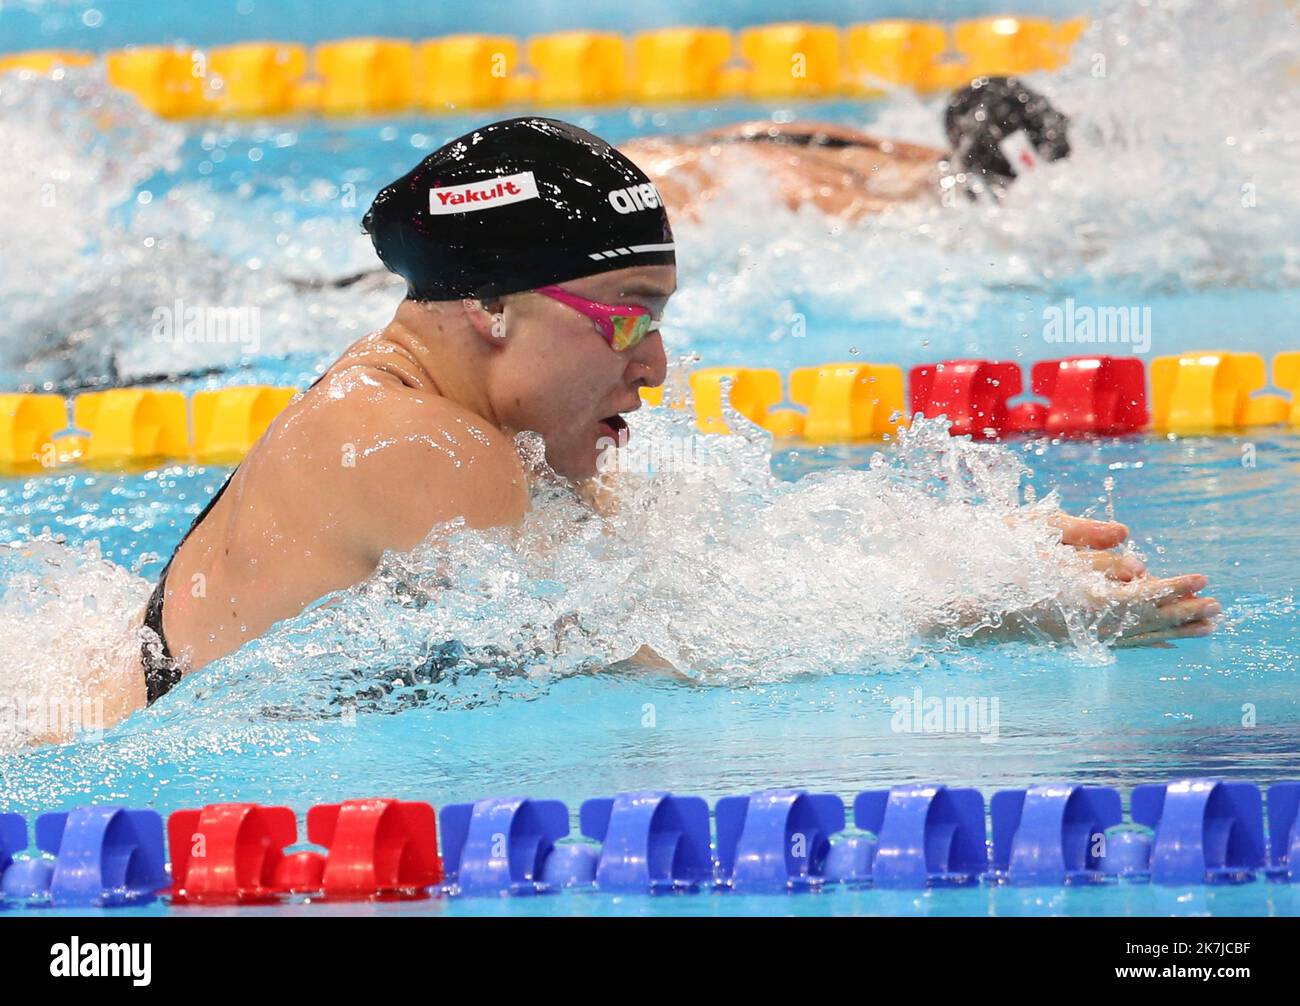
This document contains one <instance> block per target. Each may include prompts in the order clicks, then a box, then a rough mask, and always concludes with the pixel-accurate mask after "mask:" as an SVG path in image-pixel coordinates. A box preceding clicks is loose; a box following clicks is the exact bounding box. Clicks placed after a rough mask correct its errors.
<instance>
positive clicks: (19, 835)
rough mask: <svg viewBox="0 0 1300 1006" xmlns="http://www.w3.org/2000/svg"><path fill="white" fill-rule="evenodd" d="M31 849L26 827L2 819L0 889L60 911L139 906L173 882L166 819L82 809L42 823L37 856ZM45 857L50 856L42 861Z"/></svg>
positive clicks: (124, 811) (145, 813) (143, 813)
mask: <svg viewBox="0 0 1300 1006" xmlns="http://www.w3.org/2000/svg"><path fill="white" fill-rule="evenodd" d="M26 848H27V823H26V821H25V820H24V819H23V818H22V817H21V816H19V815H17V814H5V815H0V869H2V870H3V877H0V890H3V892H4V895H5V897H6V898H9V899H12V900H19V901H29V902H38V903H46V904H53V905H60V906H65V905H66V906H91V905H95V906H100V907H110V908H111V907H116V906H120V905H131V904H140V903H142V902H145V901H149V900H152V899H153V898H154V897H155V896H156V895H157V894H158V892H160V891H162V890H164V889H165V888H166V887H167V886H168V884H169V883H170V882H171V878H170V877H169V876H168V873H167V854H166V847H165V843H164V840H163V824H162V818H161V817H159V815H158V814H157V812H156V811H152V810H131V809H128V808H126V807H78V808H77V809H75V810H73V811H70V812H60V813H51V814H42V815H41V816H40V817H38V818H37V819H36V848H37V851H38V854H37V855H35V856H26V857H25V858H22V859H17V858H15V856H14V854H15V853H20V852H22V851H23V850H25V849H26ZM42 854H43V855H42Z"/></svg>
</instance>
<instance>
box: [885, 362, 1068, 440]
mask: <svg viewBox="0 0 1300 1006" xmlns="http://www.w3.org/2000/svg"><path fill="white" fill-rule="evenodd" d="M908 389H909V391H910V399H909V401H910V403H911V408H912V415H916V414H917V413H918V412H919V413H921V414H922V415H923V416H925V417H926V418H927V419H934V418H936V417H937V416H947V417H948V421H949V423H950V424H951V426H950V427H949V432H950V433H952V434H953V435H954V436H961V435H962V434H969V435H970V436H972V437H981V438H984V439H989V440H991V439H995V438H997V437H1000V436H1002V435H1003V434H1006V433H1021V432H1024V431H1027V430H1034V429H1038V428H1040V426H1041V422H1042V416H1043V413H1044V411H1045V408H1044V406H1043V405H1041V404H1039V403H1037V402H1029V403H1026V404H1025V405H1018V406H1016V407H1015V408H1008V406H1007V399H1009V398H1014V397H1015V396H1016V395H1018V394H1020V393H1021V391H1023V390H1024V379H1023V378H1022V376H1021V373H1020V365H1019V364H1018V363H1015V362H1013V361H992V360H944V361H943V362H942V363H925V364H922V365H921V366H919V367H913V368H912V370H911V372H910V373H909V374H908Z"/></svg>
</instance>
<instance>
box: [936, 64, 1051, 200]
mask: <svg viewBox="0 0 1300 1006" xmlns="http://www.w3.org/2000/svg"><path fill="white" fill-rule="evenodd" d="M1069 123H1070V120H1069V119H1068V118H1066V117H1065V116H1064V115H1062V114H1061V113H1060V112H1058V111H1057V110H1056V109H1055V108H1054V107H1053V105H1052V103H1051V102H1050V101H1048V100H1047V99H1046V98H1044V97H1043V96H1042V95H1041V94H1039V93H1038V92H1037V91H1034V90H1031V89H1030V88H1028V87H1026V86H1025V85H1024V84H1023V83H1022V82H1021V81H1019V80H1018V79H1016V78H1015V77H977V78H976V79H975V80H972V81H971V82H970V83H969V84H967V85H966V86H965V87H963V88H960V89H959V90H957V91H956V92H954V94H953V96H952V97H951V98H950V99H949V100H948V108H947V110H946V111H945V112H944V116H943V126H944V132H946V133H947V134H948V142H949V143H950V144H952V149H953V153H954V154H955V156H956V158H957V161H958V162H959V163H960V164H961V166H962V167H963V168H965V169H966V170H968V171H972V172H975V173H977V174H979V175H983V176H984V177H985V178H986V179H988V180H990V181H993V182H996V183H1001V184H1006V183H1007V182H1010V181H1011V180H1012V179H1013V178H1015V177H1016V175H1017V173H1018V172H1017V170H1016V169H1015V168H1014V167H1012V165H1011V162H1010V161H1009V160H1007V156H1006V153H1005V146H1004V143H1003V141H1004V140H1006V139H1007V138H1008V137H1010V136H1012V135H1013V134H1015V133H1020V132H1023V133H1024V134H1025V138H1026V139H1027V140H1028V141H1029V143H1030V144H1031V145H1032V146H1033V149H1034V150H1035V151H1036V152H1037V154H1038V156H1039V157H1041V158H1043V159H1044V160H1047V161H1058V160H1060V159H1061V158H1063V157H1067V156H1069V153H1070V140H1069V137H1068V135H1067V127H1068V126H1069Z"/></svg>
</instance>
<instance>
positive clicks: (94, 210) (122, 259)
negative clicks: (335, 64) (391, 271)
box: [0, 64, 400, 387]
mask: <svg viewBox="0 0 1300 1006" xmlns="http://www.w3.org/2000/svg"><path fill="white" fill-rule="evenodd" d="M231 128H234V127H230V128H228V129H226V130H224V131H221V130H215V129H213V130H208V131H206V132H205V133H204V134H203V136H202V137H201V138H200V146H201V147H202V146H203V144H205V143H207V142H208V138H209V136H214V137H216V139H215V140H213V144H214V145H215V144H219V143H221V142H229V139H230V138H229V133H230V129H231ZM185 142H186V134H185V131H184V130H183V129H182V128H181V127H179V126H176V125H172V124H168V123H163V122H160V121H159V120H158V119H157V118H156V117H154V116H153V115H152V114H150V113H149V112H148V111H146V110H145V109H143V108H142V107H141V106H140V105H139V104H138V103H137V102H136V101H135V99H134V98H133V97H131V96H130V95H127V94H125V93H123V92H121V91H118V90H116V89H114V88H112V87H111V86H109V84H108V82H107V79H106V77H105V72H104V67H103V65H102V64H97V65H96V66H93V67H87V68H76V69H68V70H58V71H56V72H55V73H54V74H53V75H51V76H40V75H35V74H31V73H9V74H5V75H3V76H0V186H3V187H4V188H5V189H6V191H9V192H12V193H13V194H14V195H13V199H12V202H11V204H10V212H8V213H6V214H5V215H4V218H3V219H0V244H2V245H3V246H4V247H5V248H6V249H8V248H14V249H21V250H22V254H21V255H17V256H15V257H14V261H13V268H7V269H6V271H5V274H4V275H3V276H0V366H4V367H6V368H8V369H11V370H12V371H15V372H16V379H17V381H19V382H21V383H24V384H29V385H33V386H37V387H40V386H50V385H58V384H60V383H63V382H76V381H88V380H94V379H103V378H107V379H109V380H123V381H126V380H130V379H132V378H134V377H139V376H142V375H144V374H150V373H177V372H184V371H189V370H196V369H202V368H212V367H233V366H235V365H237V364H239V363H240V362H241V361H242V360H244V359H245V358H247V357H249V356H256V355H259V354H260V355H264V356H270V357H279V356H284V355H286V354H289V353H293V352H296V351H301V350H309V351H315V352H322V351H323V352H325V353H337V352H338V351H339V350H341V349H342V348H343V347H344V346H346V345H347V344H348V343H349V342H351V341H354V340H355V339H357V338H359V337H360V336H361V335H363V334H365V332H367V331H370V330H372V329H373V328H376V327H379V326H380V325H381V324H382V323H384V322H386V321H387V320H388V317H389V316H390V314H391V309H392V305H393V303H394V302H395V299H396V297H397V296H400V294H395V293H394V290H395V288H394V287H393V285H391V284H384V283H379V284H369V285H367V286H363V287H360V288H355V289H350V290H324V291H315V290H304V289H301V288H300V287H299V286H298V285H296V284H295V283H294V282H293V281H292V279H297V278H305V279H311V278H314V277H315V276H318V275H319V274H320V272H322V271H331V270H334V269H337V270H339V271H342V272H346V271H348V267H349V265H350V264H354V263H357V262H359V261H361V258H362V257H363V253H364V257H365V261H366V263H367V264H369V261H370V258H369V246H368V242H366V241H365V240H364V238H363V237H362V236H360V235H359V234H358V233H357V228H356V226H355V221H351V220H344V219H338V220H320V219H315V220H307V221H302V222H298V223H290V222H289V221H287V220H286V219H285V218H284V217H283V215H279V214H277V213H276V212H275V210H274V208H272V207H268V206H267V205H266V202H267V201H266V199H265V197H264V196H258V197H251V196H249V195H248V194H247V193H241V192H235V193H233V194H219V193H215V192H212V191H208V190H207V189H205V188H204V187H203V186H201V185H198V184H194V183H181V184H173V183H172V179H171V178H170V177H169V175H168V174H166V173H170V172H175V171H176V170H177V169H178V168H180V167H181V166H182V163H183V156H184V144H185ZM160 173H162V174H160ZM155 179H156V180H157V181H154V180H155ZM313 184H315V183H312V182H308V183H298V184H294V185H289V184H288V183H286V184H285V185H284V186H282V187H281V191H280V193H279V197H280V198H293V197H294V195H295V193H296V192H297V191H298V190H299V189H300V188H307V189H310V187H311V186H312V185H313ZM155 187H157V188H159V189H160V190H161V192H160V195H159V198H157V199H154V198H153V195H154V193H153V191H152V190H153V188H155ZM277 201H278V200H277ZM304 245H305V247H304ZM322 248H328V249H335V252H334V253H333V254H332V255H328V256H326V255H323V254H322V253H321V249H322ZM255 249H256V251H255ZM338 249H343V250H344V251H343V252H342V253H341V254H340V253H339V252H338V251H337V250H338ZM268 266H270V267H268ZM276 266H279V267H280V268H275V267H276ZM291 278H292V279H291ZM178 302H179V303H180V304H181V305H182V306H186V305H187V306H189V307H198V308H205V307H206V308H211V307H220V308H223V309H230V308H242V309H250V310H253V311H256V312H257V313H258V318H259V326H258V327H259V329H260V339H259V341H258V344H257V345H253V346H250V345H247V344H241V343H239V342H236V341H218V340H202V339H196V340H188V339H186V340H182V339H175V340H173V339H168V338H163V337H160V333H159V331H158V325H157V314H156V312H157V311H158V310H160V309H162V310H165V311H173V313H174V307H175V306H176V305H177V304H178ZM6 383H10V382H6Z"/></svg>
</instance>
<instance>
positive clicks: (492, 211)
mask: <svg viewBox="0 0 1300 1006" xmlns="http://www.w3.org/2000/svg"><path fill="white" fill-rule="evenodd" d="M362 226H363V227H364V228H365V230H366V233H368V234H369V235H370V236H371V239H372V240H373V241H374V244H375V251H376V252H378V253H379V257H380V259H381V260H383V263H384V265H386V266H388V268H389V269H391V270H392V271H393V272H395V273H397V275H399V276H401V277H402V278H403V279H405V280H406V283H407V287H408V290H409V293H408V296H410V297H411V298H412V299H413V300H459V299H460V298H463V297H475V298H485V297H496V296H500V295H502V294H506V293H514V292H516V291H519V290H532V289H534V288H536V287H539V286H546V285H547V284H548V283H560V282H563V281H564V280H569V279H576V278H578V277H579V276H590V275H592V274H593V273H600V272H609V271H610V270H611V269H623V268H626V267H628V266H634V265H672V264H674V263H675V262H676V258H675V256H674V253H673V232H672V228H670V227H669V226H668V214H667V212H666V211H665V209H664V205H663V200H662V199H660V197H659V191H658V190H657V189H656V188H655V187H654V185H653V184H651V182H650V179H649V178H647V177H646V175H645V173H644V172H642V171H641V169H640V168H638V167H637V166H636V165H635V164H633V163H632V162H631V161H630V160H628V159H627V158H626V157H625V156H623V155H622V154H621V153H619V152H618V151H617V150H615V149H614V148H613V147H611V146H610V145H609V144H608V143H606V142H605V141H604V140H602V139H600V138H599V137H596V136H592V135H591V133H588V132H587V131H586V130H584V129H579V128H578V127H577V126H573V125H570V124H569V123H567V122H560V121H559V120H558V119H545V118H541V117H538V116H527V117H524V118H518V119H504V120H502V121H501V122H494V123H492V124H491V125H487V126H483V127H482V128H480V129H475V130H474V131H473V132H470V133H466V134H465V135H464V136H462V137H460V138H459V139H456V140H452V141H451V142H450V143H448V144H446V145H445V146H443V147H441V148H440V149H438V150H437V151H435V152H434V153H432V154H430V155H429V156H428V157H426V158H425V159H424V160H423V161H421V162H420V163H419V165H417V166H416V168H415V169H414V170H413V171H411V172H410V173H409V174H406V175H403V176H402V177H401V178H399V179H398V180H397V181H395V182H393V183H392V184H391V185H389V186H388V187H387V188H385V189H384V190H383V191H381V192H380V193H379V195H378V196H376V197H375V201H374V203H373V204H371V207H370V210H369V212H367V213H366V216H365V220H364V221H363V223H362Z"/></svg>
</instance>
